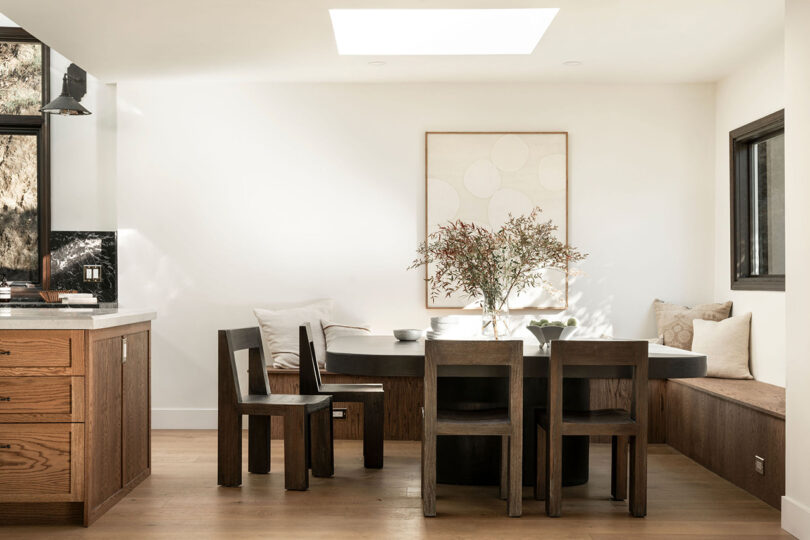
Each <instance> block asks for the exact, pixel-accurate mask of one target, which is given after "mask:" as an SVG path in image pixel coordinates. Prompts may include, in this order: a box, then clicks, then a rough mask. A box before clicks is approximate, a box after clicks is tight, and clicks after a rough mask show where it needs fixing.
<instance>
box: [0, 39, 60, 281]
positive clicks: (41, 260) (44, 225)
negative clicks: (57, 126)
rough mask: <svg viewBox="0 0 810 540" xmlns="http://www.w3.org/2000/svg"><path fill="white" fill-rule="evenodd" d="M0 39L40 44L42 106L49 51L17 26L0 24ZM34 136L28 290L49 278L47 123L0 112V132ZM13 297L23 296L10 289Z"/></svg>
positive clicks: (45, 100)
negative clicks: (33, 236) (33, 230)
mask: <svg viewBox="0 0 810 540" xmlns="http://www.w3.org/2000/svg"><path fill="white" fill-rule="evenodd" d="M0 41H6V42H13V43H39V45H40V47H42V105H43V106H44V105H45V104H46V103H48V102H49V101H50V99H51V97H50V96H51V84H50V80H51V50H50V48H49V47H48V46H47V45H45V44H44V43H42V42H41V41H39V40H38V39H37V38H35V37H34V36H32V35H31V34H29V33H28V32H26V31H25V30H23V29H22V28H17V27H0ZM9 133H11V134H20V135H36V136H37V221H38V231H37V234H38V236H39V238H38V244H39V245H38V251H39V255H38V257H37V261H38V268H37V272H36V275H38V276H39V281H35V282H30V284H31V285H33V286H34V287H33V290H32V291H30V292H31V293H35V292H36V293H37V294H38V291H39V290H40V289H47V286H48V284H49V281H50V274H51V272H50V268H49V265H48V264H47V262H48V260H49V256H48V255H49V253H50V248H49V246H48V237H49V236H50V231H51V122H50V117H49V115H48V114H46V113H40V114H38V115H33V114H29V115H22V114H0V134H9ZM14 296H15V297H16V296H26V294H24V293H23V294H20V293H18V292H17V291H14Z"/></svg>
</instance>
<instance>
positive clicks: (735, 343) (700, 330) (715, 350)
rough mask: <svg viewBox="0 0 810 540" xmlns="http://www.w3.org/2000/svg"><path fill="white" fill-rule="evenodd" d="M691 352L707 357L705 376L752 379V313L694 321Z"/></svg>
mask: <svg viewBox="0 0 810 540" xmlns="http://www.w3.org/2000/svg"><path fill="white" fill-rule="evenodd" d="M694 329H695V338H694V340H693V341H692V350H693V351H695V352H699V353H701V354H705V355H706V363H707V368H708V369H707V372H706V376H707V377H718V378H721V379H753V377H752V376H751V372H750V371H749V370H748V338H749V336H750V333H751V314H750V313H746V314H745V315H739V316H737V317H730V318H728V319H725V320H722V321H702V320H700V319H695V321H694Z"/></svg>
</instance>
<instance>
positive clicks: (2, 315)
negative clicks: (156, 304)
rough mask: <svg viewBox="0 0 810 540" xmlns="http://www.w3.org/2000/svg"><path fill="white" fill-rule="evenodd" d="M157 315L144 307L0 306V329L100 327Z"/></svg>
mask: <svg viewBox="0 0 810 540" xmlns="http://www.w3.org/2000/svg"><path fill="white" fill-rule="evenodd" d="M156 318H157V312H156V311H152V310H145V309H121V308H110V309H105V308H102V309H92V310H90V309H87V310H82V309H79V308H70V309H64V310H63V309H58V308H57V309H54V308H2V307H0V330H101V329H103V328H113V327H116V326H125V325H128V324H136V323H140V322H147V321H153V320H155V319H156Z"/></svg>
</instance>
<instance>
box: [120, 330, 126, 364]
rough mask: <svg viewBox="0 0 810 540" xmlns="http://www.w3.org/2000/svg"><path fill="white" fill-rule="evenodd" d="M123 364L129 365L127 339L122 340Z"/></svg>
mask: <svg viewBox="0 0 810 540" xmlns="http://www.w3.org/2000/svg"><path fill="white" fill-rule="evenodd" d="M121 363H122V364H126V363H127V338H125V337H124V338H121Z"/></svg>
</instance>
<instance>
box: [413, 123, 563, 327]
mask: <svg viewBox="0 0 810 540" xmlns="http://www.w3.org/2000/svg"><path fill="white" fill-rule="evenodd" d="M446 136H451V137H461V138H462V139H459V140H460V141H461V140H466V137H468V136H469V137H471V138H470V139H469V140H470V141H473V139H474V138H475V139H477V140H475V141H473V144H474V145H475V146H476V148H475V149H473V150H470V151H469V152H468V151H467V150H463V149H462V150H461V154H463V155H464V157H465V158H466V159H468V160H469V159H471V156H475V155H478V156H479V158H480V159H478V160H476V161H475V162H471V163H465V162H464V161H463V159H462V160H461V161H460V162H459V163H458V164H454V165H452V166H451V167H452V168H453V170H452V172H450V173H447V174H449V175H450V176H452V177H453V178H452V179H451V180H450V181H449V182H448V181H447V180H444V179H440V178H438V177H437V171H436V170H435V169H436V168H437V167H436V161H435V159H433V158H435V156H436V153H437V151H440V150H439V149H437V148H435V141H436V140H437V139H438V138H443V137H446ZM537 136H539V137H540V138H543V139H545V138H551V139H549V140H548V141H544V144H548V145H550V147H551V148H556V149H557V151H548V150H542V149H539V148H533V147H532V144H539V141H534V140H532V139H537ZM484 138H486V139H487V140H484ZM504 139H509V141H508V144H507V146H509V145H511V146H513V147H514V146H516V145H517V146H519V144H518V140H520V141H522V142H523V143H524V144H525V145H526V147H527V149H528V150H527V151H528V153H527V157H526V161H525V163H524V164H523V165H519V166H518V163H519V159H518V160H517V161H515V160H512V161H513V163H512V164H511V166H507V167H506V168H505V169H500V168H499V165H501V166H504V164H503V163H500V164H499V165H496V164H495V161H498V158H497V157H496V156H495V152H496V147H497V146H498V145H499V144H500V145H501V146H503V145H504ZM526 139H529V142H527V140H526ZM490 143H491V145H492V149H491V150H492V152H491V154H490V158H489V159H490V161H493V163H491V164H490V165H486V164H481V163H478V162H479V161H486V158H484V157H481V156H482V155H483V154H482V153H481V152H482V151H484V148H483V147H485V146H486V145H487V144H490ZM530 143H531V144H530ZM432 144H433V145H434V148H431V146H432ZM568 144H569V142H568V132H567V131H426V132H425V241H427V237H428V235H429V234H430V233H431V232H432V230H433V228H434V226H435V224H436V223H439V222H445V221H446V219H445V220H439V219H438V218H437V217H436V212H434V215H433V216H431V191H432V190H431V187H432V183H433V187H434V188H435V186H436V185H437V184H436V180H437V179H438V180H440V181H443V182H448V183H450V184H451V185H455V189H456V190H457V191H459V190H460V191H459V193H458V197H459V199H460V201H461V199H462V198H466V199H468V200H475V201H476V202H475V203H473V204H474V206H481V205H482V204H484V203H483V202H482V199H483V200H486V199H487V197H486V196H484V197H482V195H486V191H487V190H484V192H479V193H478V194H477V195H472V194H470V193H462V191H464V190H463V189H460V188H461V186H459V182H460V180H459V178H458V176H459V175H462V176H463V177H464V178H463V179H462V180H461V182H466V181H467V173H469V169H470V168H472V167H473V166H477V165H481V166H483V168H484V169H486V168H489V169H490V170H491V171H494V172H493V174H495V173H497V174H498V175H500V177H501V180H500V182H501V184H499V186H498V187H496V188H495V191H494V192H493V194H492V195H491V196H490V199H489V205H488V207H487V212H488V219H494V221H496V223H488V224H489V225H492V226H499V225H500V224H501V223H502V221H500V220H499V219H498V218H497V217H495V216H492V213H493V212H492V206H493V201H492V198H494V195H495V194H496V193H497V192H499V191H500V192H504V191H517V190H515V189H514V187H515V185H516V184H520V183H522V185H523V187H527V186H529V187H530V190H531V191H532V192H531V193H529V194H526V193H524V195H526V199H527V201H529V202H530V203H531V205H530V206H531V207H533V206H540V207H541V208H543V210H544V213H543V215H542V216H541V217H542V218H543V219H552V221H553V222H554V224H555V225H557V226H558V227H559V229H560V237H559V239H560V240H561V241H563V242H565V243H566V244H567V243H568V168H569V167H568V165H569V163H568ZM521 151H523V150H521ZM500 153H501V154H502V155H505V156H509V154H510V152H509V151H501V152H500ZM515 154H516V152H514V151H511V155H512V156H514V155H515ZM545 158H553V161H554V163H555V165H556V167H557V168H558V169H559V168H562V170H561V171H559V173H558V174H555V175H551V176H549V177H548V178H549V180H548V181H549V185H551V186H552V187H553V188H554V189H552V187H549V188H546V187H545V186H538V185H534V184H532V183H531V182H530V181H529V180H531V178H532V174H533V173H532V172H531V168H532V167H533V166H538V160H539V161H542V160H543V159H545ZM448 159H449V160H451V161H452V159H453V158H452V157H449V158H448ZM502 159H506V160H507V161H508V160H509V159H511V158H502ZM431 165H433V166H434V167H433V168H432V167H431ZM516 167H517V168H516ZM539 167H540V168H536V169H535V170H536V173H537V182H538V184H540V183H541V176H543V175H542V173H541V171H542V163H541V164H540V165H539ZM438 168H440V169H442V171H446V170H447V164H446V163H445V164H442V165H440V166H439V167H438ZM461 168H464V170H465V172H464V173H462V172H461ZM479 168H481V167H479ZM496 169H497V171H496ZM442 171H440V172H439V173H438V175H441V174H445V173H444V172H442ZM479 176H480V175H479ZM504 176H505V177H506V180H504V179H503V177H504ZM517 177H520V179H519V180H518V179H517ZM465 186H466V184H465ZM487 187H488V188H489V190H492V186H487ZM538 188H540V189H538ZM436 191H437V190H436V189H433V196H434V197H435V196H436ZM444 191H445V192H447V188H446V186H445V188H444ZM541 191H548V192H550V193H553V196H551V197H549V200H556V205H557V206H555V208H554V209H553V210H552V211H549V212H546V210H547V208H545V207H544V204H543V202H544V201H543V200H539V199H538V197H540V195H539V193H540V192H541ZM451 195H452V194H451ZM518 197H519V196H518ZM435 204H437V201H434V205H435ZM517 206H521V205H517ZM522 206H524V207H525V208H524V209H523V210H524V211H525V210H526V209H528V206H527V205H526V204H525V201H524V204H523V205H522ZM506 209H508V208H506V207H505V206H504V205H503V204H500V205H499V208H498V212H495V213H497V214H499V215H503V214H504V210H506ZM522 213H523V212H522V211H518V212H515V215H519V214H522ZM467 214H469V212H468V209H466V208H464V207H463V206H462V202H459V212H457V213H456V214H455V215H454V216H452V218H450V219H464V220H465V221H468V220H470V219H469V216H468V215H467ZM472 221H478V220H477V219H472ZM560 274H563V275H562V276H558V279H559V280H560V285H561V286H560V287H559V290H558V292H559V294H558V295H557V299H555V301H554V302H550V301H547V300H545V299H544V300H542V301H537V302H534V303H532V302H530V303H528V304H527V303H525V302H521V303H518V304H517V305H514V306H513V305H510V311H541V310H542V311H561V310H564V309H567V308H568V287H569V283H568V275H567V274H565V273H563V272H560ZM429 275H430V267H429V266H427V265H426V266H425V308H426V309H464V310H468V311H469V310H473V311H479V312H480V311H481V310H480V308H478V307H472V306H471V305H470V304H467V305H463V304H462V303H461V301H460V299H459V298H458V297H457V298H455V299H451V300H454V301H441V299H437V300H436V301H432V300H431V298H430V291H429V288H428V285H427V279H428V277H429ZM524 300H525V297H524Z"/></svg>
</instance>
